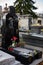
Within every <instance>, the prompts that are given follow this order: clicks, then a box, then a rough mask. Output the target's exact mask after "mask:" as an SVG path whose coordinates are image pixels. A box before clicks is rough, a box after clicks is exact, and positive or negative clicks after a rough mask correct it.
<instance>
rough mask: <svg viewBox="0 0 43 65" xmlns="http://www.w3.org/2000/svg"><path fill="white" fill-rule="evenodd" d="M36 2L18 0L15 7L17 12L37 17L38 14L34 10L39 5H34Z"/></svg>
mask: <svg viewBox="0 0 43 65" xmlns="http://www.w3.org/2000/svg"><path fill="white" fill-rule="evenodd" d="M34 4H35V2H34V1H33V0H16V1H15V2H14V7H15V9H16V13H20V14H21V15H22V14H31V15H32V17H33V18H37V15H36V14H35V13H34V11H33V10H36V9H37V7H35V6H34Z"/></svg>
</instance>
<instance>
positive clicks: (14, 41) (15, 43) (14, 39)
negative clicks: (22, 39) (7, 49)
mask: <svg viewBox="0 0 43 65" xmlns="http://www.w3.org/2000/svg"><path fill="white" fill-rule="evenodd" d="M11 40H12V46H13V47H16V46H17V42H16V40H17V37H15V36H13V37H12V38H11Z"/></svg>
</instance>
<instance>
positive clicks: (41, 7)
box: [0, 0, 43, 13]
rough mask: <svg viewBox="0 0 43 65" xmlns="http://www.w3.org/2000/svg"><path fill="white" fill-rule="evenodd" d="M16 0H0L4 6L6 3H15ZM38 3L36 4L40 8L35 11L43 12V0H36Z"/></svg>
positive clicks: (0, 3)
mask: <svg viewBox="0 0 43 65" xmlns="http://www.w3.org/2000/svg"><path fill="white" fill-rule="evenodd" d="M14 1H15V0H0V5H2V7H3V8H4V6H5V3H7V4H8V6H9V5H13V2H14ZM34 1H35V2H36V3H35V4H34V5H35V6H36V7H37V8H38V9H37V10H35V12H38V13H39V12H41V13H43V0H34Z"/></svg>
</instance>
